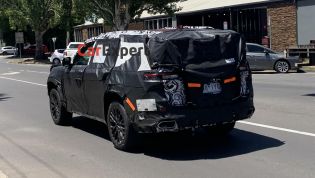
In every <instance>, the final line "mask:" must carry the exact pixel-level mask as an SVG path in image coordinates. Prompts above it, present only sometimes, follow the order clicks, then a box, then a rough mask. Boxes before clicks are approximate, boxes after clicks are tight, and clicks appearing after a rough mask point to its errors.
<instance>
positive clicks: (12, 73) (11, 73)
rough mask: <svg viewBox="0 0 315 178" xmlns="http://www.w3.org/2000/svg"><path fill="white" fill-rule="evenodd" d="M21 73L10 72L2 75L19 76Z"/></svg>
mask: <svg viewBox="0 0 315 178" xmlns="http://www.w3.org/2000/svg"><path fill="white" fill-rule="evenodd" d="M19 73H21V72H8V73H3V74H1V75H16V74H19Z"/></svg>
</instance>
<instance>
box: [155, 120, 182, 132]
mask: <svg viewBox="0 0 315 178" xmlns="http://www.w3.org/2000/svg"><path fill="white" fill-rule="evenodd" d="M157 131H158V132H177V131H178V125H177V123H176V121H162V122H160V123H158V125H157Z"/></svg>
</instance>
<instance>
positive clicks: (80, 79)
mask: <svg viewBox="0 0 315 178" xmlns="http://www.w3.org/2000/svg"><path fill="white" fill-rule="evenodd" d="M74 80H79V81H82V78H74Z"/></svg>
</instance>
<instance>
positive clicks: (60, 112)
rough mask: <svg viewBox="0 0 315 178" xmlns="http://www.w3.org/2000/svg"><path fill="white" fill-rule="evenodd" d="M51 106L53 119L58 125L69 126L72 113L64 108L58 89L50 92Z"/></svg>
mask: <svg viewBox="0 0 315 178" xmlns="http://www.w3.org/2000/svg"><path fill="white" fill-rule="evenodd" d="M49 104H50V113H51V117H52V119H53V121H54V123H55V124H56V125H67V124H69V123H70V121H71V118H72V113H70V112H68V111H67V110H66V108H65V107H64V106H62V103H61V99H60V95H59V92H58V91H57V90H56V89H52V90H51V91H50V94H49Z"/></svg>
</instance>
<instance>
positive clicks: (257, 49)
mask: <svg viewBox="0 0 315 178" xmlns="http://www.w3.org/2000/svg"><path fill="white" fill-rule="evenodd" d="M247 49H248V52H251V53H263V52H264V51H265V49H264V48H262V47H259V46H255V45H247Z"/></svg>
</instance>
